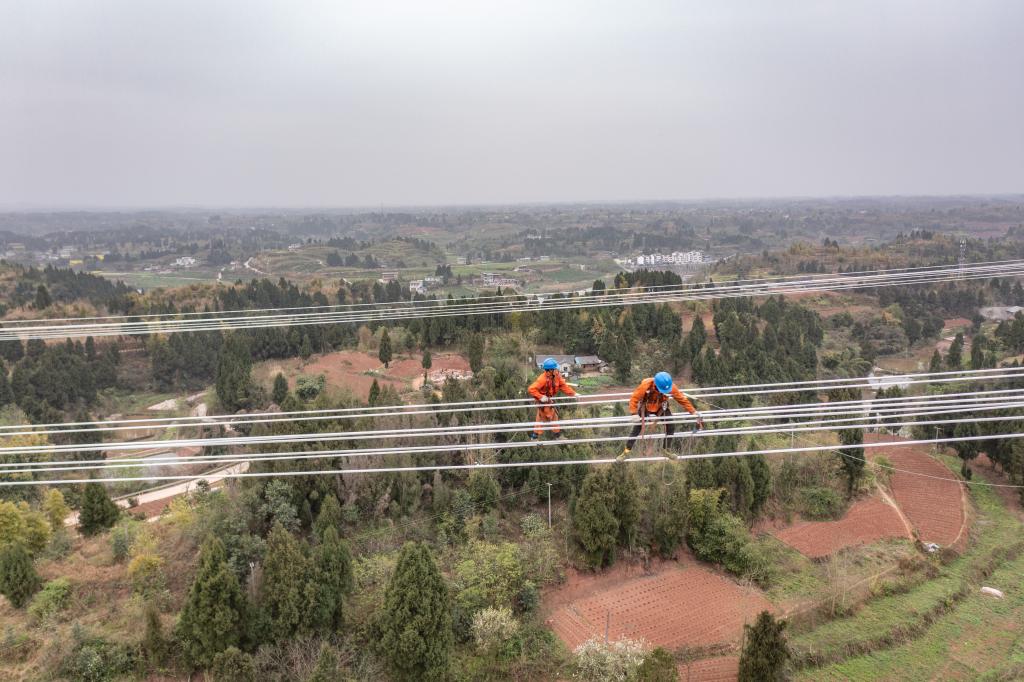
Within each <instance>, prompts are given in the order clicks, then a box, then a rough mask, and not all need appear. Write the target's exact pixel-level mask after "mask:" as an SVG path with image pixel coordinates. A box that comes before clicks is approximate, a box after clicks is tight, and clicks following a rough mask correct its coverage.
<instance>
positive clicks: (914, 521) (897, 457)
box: [864, 434, 967, 547]
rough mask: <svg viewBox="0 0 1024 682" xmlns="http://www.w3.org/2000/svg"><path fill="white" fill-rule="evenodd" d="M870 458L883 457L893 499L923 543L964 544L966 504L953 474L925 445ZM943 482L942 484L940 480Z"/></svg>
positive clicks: (881, 438) (873, 452) (882, 438)
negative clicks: (887, 463) (889, 465)
mask: <svg viewBox="0 0 1024 682" xmlns="http://www.w3.org/2000/svg"><path fill="white" fill-rule="evenodd" d="M864 440H865V442H868V443H877V442H898V441H902V440H904V439H903V438H900V437H898V436H889V435H884V434H866V435H865V436H864ZM867 453H868V456H869V457H870V458H872V459H873V458H875V457H878V456H879V455H885V456H886V457H887V458H888V459H889V461H890V462H892V465H893V467H894V468H895V469H899V470H901V471H895V472H893V474H892V479H891V481H890V487H891V488H892V493H893V497H894V498H895V499H896V504H898V505H899V506H900V509H901V510H902V511H903V515H904V516H906V517H907V519H908V520H909V521H910V523H911V525H912V526H913V527H914V529H915V530H916V531H917V533H918V534H919V535H920V538H921V541H922V542H935V543H938V544H939V545H940V546H943V547H949V546H953V545H957V546H960V545H962V543H965V542H966V540H967V532H966V530H967V517H966V513H965V504H966V500H965V497H964V495H963V486H962V485H961V484H960V483H959V482H957V481H956V480H950V479H954V478H955V476H954V474H953V472H951V471H950V470H949V469H947V468H946V466H945V465H943V464H942V463H941V462H939V461H938V460H936V459H935V458H933V457H932V456H931V454H930V453H929V446H927V445H912V446H893V447H878V448H870V449H869V450H867ZM940 479H945V480H940Z"/></svg>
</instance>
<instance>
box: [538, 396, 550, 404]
mask: <svg viewBox="0 0 1024 682" xmlns="http://www.w3.org/2000/svg"><path fill="white" fill-rule="evenodd" d="M540 401H541V402H542V403H550V402H551V398H549V397H547V396H546V395H542V396H541V397H540Z"/></svg>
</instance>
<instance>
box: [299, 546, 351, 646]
mask: <svg viewBox="0 0 1024 682" xmlns="http://www.w3.org/2000/svg"><path fill="white" fill-rule="evenodd" d="M353 587H354V582H353V577H352V555H351V554H349V551H348V546H347V545H346V544H345V542H344V541H343V540H341V539H339V538H338V531H337V529H336V528H333V527H328V528H327V529H326V530H325V531H324V534H323V538H322V539H321V541H320V544H319V545H317V546H316V547H315V548H314V549H313V556H312V557H311V558H310V563H309V576H308V579H307V582H306V600H307V606H306V609H305V614H304V617H303V624H304V626H305V627H306V628H308V629H309V630H312V631H314V632H322V633H325V634H327V633H330V632H335V631H337V630H338V629H339V628H340V627H341V626H342V623H343V622H344V619H343V616H344V603H343V602H344V597H345V596H346V595H348V594H351V592H352V589H353Z"/></svg>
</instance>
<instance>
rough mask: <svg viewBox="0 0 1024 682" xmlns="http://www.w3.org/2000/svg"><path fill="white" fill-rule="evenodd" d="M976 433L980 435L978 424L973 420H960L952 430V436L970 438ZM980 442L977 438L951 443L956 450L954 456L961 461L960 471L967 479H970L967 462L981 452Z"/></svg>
mask: <svg viewBox="0 0 1024 682" xmlns="http://www.w3.org/2000/svg"><path fill="white" fill-rule="evenodd" d="M978 435H980V432H979V430H978V424H977V422H973V421H966V422H960V423H959V424H957V425H956V428H955V429H954V430H953V437H954V438H970V437H973V436H978ZM980 443H981V441H977V440H961V441H957V442H955V443H953V449H954V450H956V456H957V457H959V458H960V459H961V460H962V462H963V463H962V464H961V466H960V473H961V474H963V476H964V478H966V479H967V480H970V479H971V467H970V465H969V462H970V461H971V460H973V459H974V458H975V457H977V456H978V454H979V453H980V452H981V445H980Z"/></svg>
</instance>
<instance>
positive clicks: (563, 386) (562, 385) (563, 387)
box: [558, 372, 576, 395]
mask: <svg viewBox="0 0 1024 682" xmlns="http://www.w3.org/2000/svg"><path fill="white" fill-rule="evenodd" d="M558 390H559V391H561V392H562V393H564V394H566V395H576V391H574V390H573V389H572V386H570V385H569V384H568V383H567V382H566V381H565V378H564V377H563V376H562V373H561V372H559V373H558Z"/></svg>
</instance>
